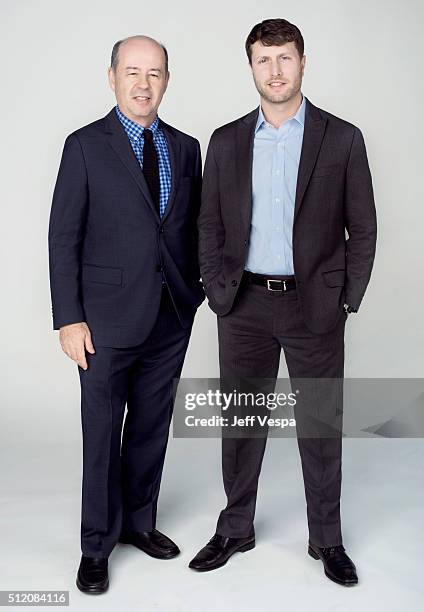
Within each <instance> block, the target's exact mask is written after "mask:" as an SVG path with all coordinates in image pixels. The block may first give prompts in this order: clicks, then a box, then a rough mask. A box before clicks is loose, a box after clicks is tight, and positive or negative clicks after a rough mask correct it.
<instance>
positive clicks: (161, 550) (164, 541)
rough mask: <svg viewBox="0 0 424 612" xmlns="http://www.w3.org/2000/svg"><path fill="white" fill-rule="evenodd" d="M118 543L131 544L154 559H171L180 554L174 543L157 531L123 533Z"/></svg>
mask: <svg viewBox="0 0 424 612" xmlns="http://www.w3.org/2000/svg"><path fill="white" fill-rule="evenodd" d="M119 542H121V543H122V544H132V545H133V546H135V547H136V548H139V549H140V550H142V551H143V552H145V553H147V554H148V555H150V556H151V557H154V558H155V559H173V558H174V557H176V556H177V555H179V554H180V549H179V548H178V546H177V545H176V544H175V542H173V541H172V540H171V539H170V538H168V537H167V536H166V535H164V534H163V533H161V532H160V531H158V530H157V529H154V530H153V531H123V532H122V533H121V536H120V538H119Z"/></svg>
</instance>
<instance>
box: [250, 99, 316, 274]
mask: <svg viewBox="0 0 424 612" xmlns="http://www.w3.org/2000/svg"><path fill="white" fill-rule="evenodd" d="M304 124H305V97H304V96H302V103H301V105H300V107H299V109H298V111H297V113H296V115H295V116H294V117H292V118H291V119H288V120H287V121H285V122H284V123H283V124H282V125H280V127H279V128H275V127H273V126H272V125H271V124H269V123H268V122H267V121H266V120H265V118H264V116H263V113H262V109H261V107H259V115H258V120H257V123H256V128H255V136H254V144H253V168H252V224H251V231H250V242H249V253H248V257H247V262H246V266H245V268H246V270H250V271H251V272H257V273H259V274H267V275H270V274H284V275H286V274H287V275H289V274H294V268H293V240H292V237H293V218H294V204H295V196H296V184H297V172H298V169H299V161H300V153H301V150H302V141H303V129H304Z"/></svg>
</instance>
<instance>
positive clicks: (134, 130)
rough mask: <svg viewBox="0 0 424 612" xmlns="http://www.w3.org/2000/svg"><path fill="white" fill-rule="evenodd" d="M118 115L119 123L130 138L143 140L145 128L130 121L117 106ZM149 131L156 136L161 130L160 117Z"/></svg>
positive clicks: (150, 126)
mask: <svg viewBox="0 0 424 612" xmlns="http://www.w3.org/2000/svg"><path fill="white" fill-rule="evenodd" d="M115 110H116V114H117V115H118V119H119V121H120V122H121V123H122V125H123V127H124V130H125V131H126V133H127V135H128V137H129V138H132V139H133V140H138V139H139V138H141V136H142V135H143V132H144V129H145V128H144V127H143V126H142V125H139V124H138V123H136V122H135V121H132V120H131V119H128V117H127V116H126V115H124V113H123V112H122V111H121V109H120V108H119V106H118V105H116V106H115ZM148 129H149V130H151V131H152V132H153V136H155V134H156V132H157V131H158V130H159V117H156V119H155V120H154V121H153V123H152V125H149V128H148Z"/></svg>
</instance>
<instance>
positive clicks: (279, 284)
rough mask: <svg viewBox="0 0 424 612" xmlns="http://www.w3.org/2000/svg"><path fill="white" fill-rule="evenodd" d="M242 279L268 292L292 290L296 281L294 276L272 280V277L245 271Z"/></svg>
mask: <svg viewBox="0 0 424 612" xmlns="http://www.w3.org/2000/svg"><path fill="white" fill-rule="evenodd" d="M243 277H245V278H246V280H247V281H248V282H249V283H253V284H254V285H262V287H266V288H267V289H268V291H291V290H292V289H296V280H295V277H294V276H288V277H287V278H273V277H272V276H266V275H264V274H256V273H255V272H249V271H248V270H245V271H244V273H243Z"/></svg>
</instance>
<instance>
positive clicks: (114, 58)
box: [110, 34, 168, 72]
mask: <svg viewBox="0 0 424 612" xmlns="http://www.w3.org/2000/svg"><path fill="white" fill-rule="evenodd" d="M132 38H150V36H143V35H142V34H136V35H135V36H127V38H123V39H122V40H118V41H117V42H116V43H115V44H114V45H113V48H112V54H111V58H110V66H111V68H112V70H113V71H114V72H116V68H117V66H118V53H119V47H120V46H121V45H122V43H124V42H127V40H130V39H132ZM150 40H154V38H151V39H150ZM154 42H156V43H157V44H158V45H159V46H160V47H162V50H163V53H164V55H165V72H168V51H167V49H166V47H165V45H163V44H162V43H160V42H159V41H157V40H155V41H154Z"/></svg>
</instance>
